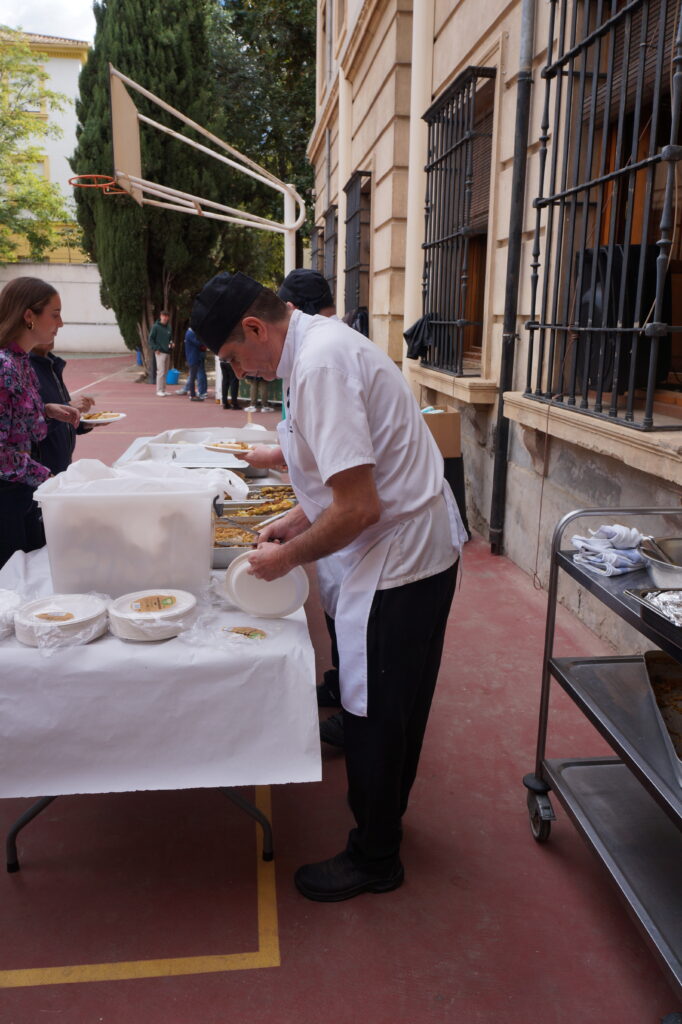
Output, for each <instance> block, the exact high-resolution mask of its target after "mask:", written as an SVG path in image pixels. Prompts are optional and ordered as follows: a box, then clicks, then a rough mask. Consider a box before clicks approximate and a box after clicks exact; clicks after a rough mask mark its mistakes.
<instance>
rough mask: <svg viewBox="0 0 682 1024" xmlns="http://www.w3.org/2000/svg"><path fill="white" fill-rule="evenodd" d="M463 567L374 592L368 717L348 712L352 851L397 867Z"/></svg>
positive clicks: (367, 861)
mask: <svg viewBox="0 0 682 1024" xmlns="http://www.w3.org/2000/svg"><path fill="white" fill-rule="evenodd" d="M456 579H457V565H456V564H455V565H453V566H452V567H451V568H450V569H446V570H445V572H441V573H438V574H437V575H436V576H429V577H427V579H424V580H418V581H417V582H416V583H408V584H406V585H405V586H402V587H395V588H394V589H392V590H378V591H377V592H376V593H375V595H374V600H373V602H372V608H371V611H370V616H369V622H368V625H367V717H366V718H361V717H359V716H358V715H352V714H350V713H349V712H348V711H346V710H344V712H343V730H344V748H345V754H346V771H347V773H348V802H349V804H350V808H351V810H352V812H353V815H354V817H355V820H356V822H357V827H356V828H354V829H353V830H352V831H351V832H350V835H349V837H348V850H349V852H350V853H351V856H352V857H353V858H354V859H356V860H357V861H358V862H359V863H365V864H371V865H372V866H376V867H377V868H379V869H381V868H384V867H385V868H386V869H389V867H391V866H392V865H394V864H395V862H396V860H397V857H398V851H399V849H400V840H401V836H402V831H401V826H400V819H401V817H402V815H403V814H404V812H405V809H406V808H407V801H408V797H409V794H410V789H411V788H412V783H413V782H414V779H415V776H416V774H417V765H418V763H419V755H420V753H421V748H422V741H423V739H424V732H425V730H426V723H427V720H428V717H429V711H430V709H431V701H432V698H433V692H434V689H435V687H436V679H437V678H438V669H439V667H440V659H441V654H442V652H443V641H444V637H445V627H446V625H447V621H448V615H449V612H450V605H451V603H452V598H453V594H454V592H455V582H456Z"/></svg>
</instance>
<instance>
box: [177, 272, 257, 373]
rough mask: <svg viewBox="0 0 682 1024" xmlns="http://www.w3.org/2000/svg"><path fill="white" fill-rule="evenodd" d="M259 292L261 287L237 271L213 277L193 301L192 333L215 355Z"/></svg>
mask: <svg viewBox="0 0 682 1024" xmlns="http://www.w3.org/2000/svg"><path fill="white" fill-rule="evenodd" d="M262 291H263V285H262V284H259V283H258V281H254V279H253V278H252V277H248V276H247V275H246V274H242V273H241V272H239V271H237V273H236V274H228V273H226V272H224V273H222V274H216V276H215V277H212V278H211V280H210V281H209V282H208V284H205V285H204V287H203V288H202V289H201V291H200V292H199V294H198V295H197V297H196V299H195V300H194V305H193V306H192V315H191V317H190V326H191V328H192V330H193V331H194V332H195V334H196V335H197V336H198V337H199V338H200V339H201V341H202V342H203V343H204V345H207V346H208V348H210V350H211V352H215V354H216V355H217V354H218V352H219V351H220V349H221V348H222V347H223V345H224V344H225V342H226V341H227V339H228V337H229V335H230V334H231V333H232V331H233V330H234V328H235V327H236V326H237V324H238V323H239V321H240V320H241V318H242V317H243V315H244V313H246V311H247V309H248V308H249V306H250V305H251V303H252V302H254V301H255V300H256V299H257V298H258V296H259V295H260V293H261V292H262Z"/></svg>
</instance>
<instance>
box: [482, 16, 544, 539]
mask: <svg viewBox="0 0 682 1024" xmlns="http://www.w3.org/2000/svg"><path fill="white" fill-rule="evenodd" d="M534 36H535V0H523V3H522V7H521V44H520V47H519V75H518V81H517V86H516V127H515V130H514V165H513V171H512V192H511V196H512V198H511V210H510V213H509V248H508V252H507V281H506V287H505V295H504V321H503V325H502V358H501V360H500V385H499V393H498V397H497V424H496V427H495V442H494V448H493V451H494V463H493V491H492V499H491V502H490V535H489V539H490V550H491V552H492V553H493V554H494V555H501V554H502V536H503V531H504V514H505V510H506V497H507V464H508V451H509V420H508V419H507V417H506V416H505V415H504V402H503V400H502V395H503V394H504V392H505V391H510V390H511V389H512V387H513V382H514V350H515V347H516V318H517V309H518V297H519V269H520V265H521V237H522V233H523V210H524V197H525V191H526V163H527V160H528V121H529V118H530V92H531V86H532V84H533V40H534Z"/></svg>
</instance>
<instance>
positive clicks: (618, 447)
mask: <svg viewBox="0 0 682 1024" xmlns="http://www.w3.org/2000/svg"><path fill="white" fill-rule="evenodd" d="M504 412H505V415H506V416H507V417H508V419H510V420H513V421H514V422H515V423H519V424H520V425H521V426H522V427H526V428H528V429H530V430H537V431H539V432H540V433H542V434H549V436H550V437H557V438H560V439H561V440H562V441H568V442H569V443H570V444H575V445H578V446H579V447H581V448H585V449H587V450H588V451H591V452H595V453H597V454H599V455H607V456H609V457H610V458H612V459H617V460H618V461H619V462H623V463H626V464H627V465H628V466H631V467H632V468H633V469H637V470H640V471H641V472H643V473H650V474H651V475H652V476H656V477H658V478H659V479H661V480H667V481H669V482H670V483H673V484H676V485H677V486H679V485H680V482H681V481H682V431H680V430H660V431H642V430H633V429H632V428H630V427H624V426H623V425H622V424H620V423H614V422H613V421H612V420H608V419H599V418H597V417H594V416H582V415H581V414H580V413H577V412H572V411H570V410H568V409H561V408H558V407H556V406H550V405H545V404H544V403H543V402H536V401H533V399H532V398H526V397H525V396H524V395H523V394H522V393H521V392H520V391H507V392H505V395H504Z"/></svg>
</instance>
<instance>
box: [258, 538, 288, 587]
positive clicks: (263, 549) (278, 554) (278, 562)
mask: <svg viewBox="0 0 682 1024" xmlns="http://www.w3.org/2000/svg"><path fill="white" fill-rule="evenodd" d="M294 565H295V563H294V562H291V561H290V559H289V556H288V554H287V545H286V544H268V543H265V544H259V545H258V547H257V548H256V550H255V551H252V552H251V554H250V555H249V566H250V568H249V573H250V574H251V575H252V576H256V577H257V578H258V579H259V580H276V579H279V577H280V576H284V575H286V573H288V572H289V570H290V569H293V567H294Z"/></svg>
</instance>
